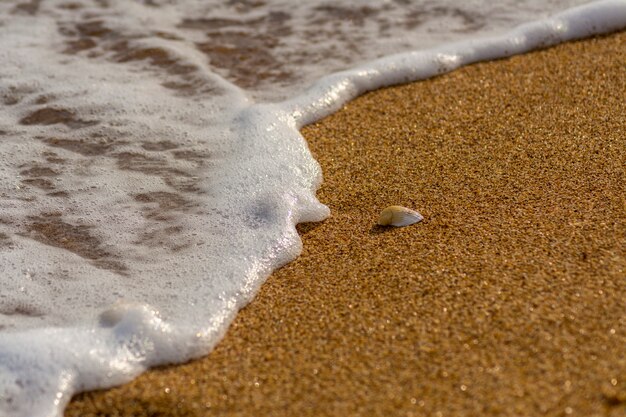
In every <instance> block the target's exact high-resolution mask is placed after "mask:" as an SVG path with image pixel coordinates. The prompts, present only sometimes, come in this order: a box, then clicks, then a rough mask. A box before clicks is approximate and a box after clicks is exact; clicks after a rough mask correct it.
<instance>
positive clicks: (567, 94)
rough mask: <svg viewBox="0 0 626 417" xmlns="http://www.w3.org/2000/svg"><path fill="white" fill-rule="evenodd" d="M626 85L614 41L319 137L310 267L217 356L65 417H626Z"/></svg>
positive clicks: (485, 75)
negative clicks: (392, 222) (392, 217)
mask: <svg viewBox="0 0 626 417" xmlns="http://www.w3.org/2000/svg"><path fill="white" fill-rule="evenodd" d="M625 70H626V33H620V34H616V35H612V36H609V37H605V38H600V39H592V40H586V41H583V42H577V43H570V44H565V45H561V46H558V47H556V48H553V49H549V50H545V51H539V52H535V53H531V54H527V55H524V56H519V57H513V58H511V59H506V60H502V61H497V62H490V63H481V64H477V65H473V66H470V67H466V68H463V69H461V70H458V71H455V72H453V73H451V74H448V75H444V76H441V77H437V78H435V79H432V80H429V81H425V82H418V83H413V84H410V85H406V86H400V87H394V88H389V89H385V90H380V91H376V92H373V93H370V94H367V95H365V96H363V97H360V98H358V99H356V100H354V101H353V102H351V103H349V105H348V106H346V107H345V108H344V109H343V110H341V111H340V112H338V113H336V114H334V115H332V116H330V117H328V118H326V119H325V120H323V121H321V122H319V123H317V124H315V125H312V126H309V127H307V128H306V129H304V132H303V133H304V136H305V137H306V138H307V140H308V141H309V143H310V146H311V149H312V151H313V153H314V154H315V156H316V157H317V158H318V160H319V161H320V163H321V165H322V168H323V170H324V173H325V182H324V184H323V186H322V188H321V189H320V191H319V194H318V195H319V198H320V200H321V201H322V202H324V203H326V204H328V205H329V206H330V208H331V210H332V216H331V218H329V219H328V220H326V221H325V222H323V223H321V224H309V225H302V226H301V227H300V228H299V229H300V231H301V234H302V238H303V241H304V252H303V254H302V256H301V257H300V258H299V259H297V260H296V261H295V262H293V263H291V264H289V265H287V266H286V267H284V268H282V269H280V270H279V271H276V272H275V273H274V274H273V275H272V276H271V277H270V278H269V280H268V281H267V283H266V284H265V285H264V286H263V287H262V289H261V291H260V293H259V294H258V296H257V297H256V299H255V300H254V301H253V302H252V303H251V304H250V305H249V306H248V307H246V308H245V309H244V310H243V311H241V312H240V314H239V316H238V317H237V319H236V320H235V322H234V324H233V325H232V327H231V328H230V330H229V332H228V334H227V335H226V337H225V339H224V340H223V341H222V342H221V343H220V344H219V345H218V347H217V348H216V349H215V351H213V352H212V353H211V354H210V355H209V356H207V357H206V358H203V359H201V360H197V361H193V362H191V363H188V364H185V365H181V366H175V367H163V368H160V369H156V370H153V371H150V372H148V373H146V374H145V375H143V376H141V377H139V378H137V379H136V380H135V381H134V382H131V383H129V384H127V385H124V386H122V387H120V388H115V389H111V390H107V391H101V392H92V393H86V394H81V395H78V396H76V398H75V399H74V400H73V402H72V403H71V404H70V405H69V407H68V408H67V411H66V416H68V417H69V416H82V417H86V416H357V415H359V416H515V417H519V416H568V415H572V416H584V417H591V416H625V415H626V301H625V300H626V185H625V184H626V99H625V94H626V71H625ZM391 204H400V205H404V206H408V207H411V208H415V209H417V210H419V211H420V212H421V213H422V214H423V215H424V217H425V220H424V221H423V222H422V223H420V224H417V225H413V226H410V227H406V228H398V229H393V228H392V229H389V228H382V227H378V226H375V221H376V219H377V216H378V213H379V211H380V210H381V209H382V208H384V207H385V206H387V205H391Z"/></svg>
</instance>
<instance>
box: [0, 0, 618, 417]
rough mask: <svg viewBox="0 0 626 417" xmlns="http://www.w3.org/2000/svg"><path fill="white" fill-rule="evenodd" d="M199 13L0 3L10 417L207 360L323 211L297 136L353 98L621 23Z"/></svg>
mask: <svg viewBox="0 0 626 417" xmlns="http://www.w3.org/2000/svg"><path fill="white" fill-rule="evenodd" d="M212 3H213V2H205V1H145V2H128V1H107V0H97V1H37V0H32V1H28V2H3V3H0V43H1V44H2V46H3V47H2V48H1V49H0V58H1V61H2V63H3V64H2V66H0V106H1V108H2V112H0V153H1V158H0V187H1V191H0V263H1V264H2V266H3V272H2V275H1V276H0V281H1V282H0V288H1V292H0V330H1V332H2V333H0V358H2V361H0V410H2V411H3V412H4V413H5V414H7V415H20V416H21V415H24V416H26V415H29V416H35V415H55V413H58V412H59V410H60V409H62V406H63V405H64V404H65V403H66V402H67V401H68V400H69V397H70V396H71V394H72V393H73V392H75V391H78V390H85V389H93V388H98V387H107V386H111V385H115V384H118V383H121V382H124V381H127V380H129V379H130V378H132V377H133V376H134V375H137V374H138V373H140V372H141V371H142V370H144V369H145V368H146V367H149V366H153V365H155V364H160V363H167V362H177V361H182V360H186V359H188V358H190V357H194V356H198V355H201V354H205V353H206V352H208V351H209V350H210V349H211V348H212V346H213V345H214V344H215V343H217V341H218V340H219V339H220V338H221V335H222V334H223V333H224V332H225V331H226V328H227V325H228V323H229V322H230V321H231V320H232V318H233V316H234V315H235V314H236V312H237V310H238V309H239V308H241V307H242V306H243V305H245V304H246V303H247V302H249V301H250V300H251V299H252V297H253V296H254V294H255V293H256V290H257V289H258V287H259V286H260V285H261V284H262V282H263V280H264V279H265V278H266V277H267V276H268V275H269V274H270V273H271V271H272V270H274V269H275V268H277V267H279V266H280V265H283V264H284V263H286V262H289V261H290V260H292V259H294V258H295V257H296V256H297V255H298V254H299V252H300V245H301V243H300V240H299V237H298V235H297V233H296V230H295V224H296V223H298V222H303V221H319V220H322V219H324V218H325V217H326V216H328V214H329V213H328V209H327V208H326V207H325V206H323V205H322V204H320V203H319V202H318V201H317V199H316V198H315V190H316V189H317V187H318V186H319V184H320V182H321V180H322V177H321V171H320V168H319V166H318V164H317V162H316V161H315V160H314V159H313V158H312V157H311V155H310V153H309V151H308V148H307V146H306V143H305V142H304V140H303V139H302V137H301V136H300V135H299V133H298V130H297V129H298V128H299V127H301V126H302V125H303V124H305V123H308V122H311V121H313V120H316V119H318V118H320V117H323V116H324V115H326V114H328V113H329V112H332V111H333V110H335V109H337V108H338V107H340V106H341V105H342V103H344V102H345V101H346V100H349V99H350V98H352V97H354V96H355V95H357V94H360V93H362V92H363V91H366V90H368V89H372V88H379V87H381V86H383V85H388V84H392V83H398V82H405V81H409V80H414V79H420V78H425V77H429V76H432V75H435V74H439V73H442V72H447V71H450V70H452V69H454V68H456V67H458V66H460V65H464V64H467V63H470V62H474V61H476V60H482V59H492V58H496V57H499V56H506V55H511V54H514V53H520V52H524V51H526V50H529V49H533V48H536V47H542V46H547V45H550V44H553V43H556V42H559V41H562V40H567V39H572V38H577V37H581V36H588V35H590V34H592V33H595V32H602V31H605V30H615V29H616V28H620V27H624V26H626V11H625V9H626V4H625V3H624V2H620V1H613V2H604V3H602V4H600V5H599V6H594V7H592V8H590V9H588V10H586V11H584V12H574V13H572V14H570V15H566V16H563V17H562V18H561V19H559V20H556V21H545V22H543V23H541V22H540V23H538V24H536V25H534V26H533V25H531V26H528V27H524V28H521V29H519V30H517V31H515V32H507V33H508V35H506V36H504V37H501V38H486V40H484V41H481V40H477V39H479V38H481V37H486V36H487V35H495V34H500V33H503V32H504V31H505V30H509V29H510V28H511V27H512V26H515V25H517V24H519V23H522V22H524V21H528V20H534V19H539V18H544V17H545V16H547V15H549V14H550V13H552V12H554V11H556V10H562V9H565V8H567V7H570V6H573V5H576V4H579V3H581V2H580V1H552V2H543V1H542V2H539V1H536V0H535V1H526V2H522V3H520V2H516V1H515V2H514V1H506V2H499V3H498V6H497V7H495V8H491V6H489V3H490V2H485V1H466V2H462V3H459V2H455V1H444V2H442V1H437V2H435V1H430V2H429V1H422V2H409V1H395V2H391V1H390V2H373V1H371V2H369V1H367V2H362V3H361V4H360V5H359V6H356V7H355V6H351V5H350V4H349V3H348V2H343V1H342V2H337V1H334V2H332V3H330V2H322V1H316V2H307V3H306V5H299V6H294V5H293V4H291V3H290V2H286V1H271V2H264V1H230V2H225V3H221V2H215V4H212ZM468 38H470V39H473V40H472V41H471V42H465V43H457V44H450V42H454V41H464V40H466V39H468ZM442 42H447V44H446V46H441V47H438V46H436V45H439V44H441V43H442ZM426 48H432V49H429V50H426ZM410 50H424V52H419V53H413V54H406V55H401V56H395V57H391V58H385V59H382V60H378V61H374V62H371V61H370V60H372V59H374V58H379V57H383V56H387V55H390V54H392V53H399V52H404V51H410ZM353 67H354V68H355V69H354V70H351V71H347V72H339V73H337V72H336V71H340V70H345V69H347V68H353ZM331 73H333V74H331ZM326 74H331V75H329V76H327V77H325V78H322V79H320V80H319V81H318V82H317V83H316V84H315V85H313V87H311V88H310V89H307V90H305V88H306V87H307V86H309V85H311V84H312V83H313V82H314V81H316V80H318V79H319V78H320V77H321V76H323V75H326ZM300 91H304V92H303V93H301V94H298V92H300ZM281 100H283V101H281ZM264 103H265V104H264ZM270 103H275V104H270ZM25 347H28V349H26V348H25ZM34 399H36V400H34Z"/></svg>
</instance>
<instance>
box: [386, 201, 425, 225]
mask: <svg viewBox="0 0 626 417" xmlns="http://www.w3.org/2000/svg"><path fill="white" fill-rule="evenodd" d="M422 220H424V216H422V215H421V214H419V213H418V212H417V211H415V210H411V209H408V208H406V207H402V206H389V207H387V208H386V209H384V210H383V211H381V212H380V217H379V218H378V224H379V225H381V226H396V227H402V226H408V225H410V224H413V223H417V222H421V221H422Z"/></svg>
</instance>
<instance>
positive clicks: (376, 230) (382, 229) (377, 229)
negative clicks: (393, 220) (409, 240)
mask: <svg viewBox="0 0 626 417" xmlns="http://www.w3.org/2000/svg"><path fill="white" fill-rule="evenodd" d="M392 229H394V227H393V226H381V225H379V224H375V225H374V226H372V228H371V229H370V231H369V232H368V233H369V234H370V235H380V234H383V233H388V232H391V230H392Z"/></svg>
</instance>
